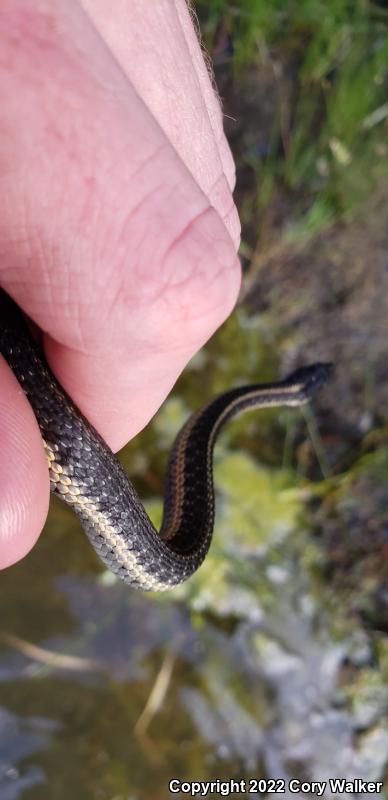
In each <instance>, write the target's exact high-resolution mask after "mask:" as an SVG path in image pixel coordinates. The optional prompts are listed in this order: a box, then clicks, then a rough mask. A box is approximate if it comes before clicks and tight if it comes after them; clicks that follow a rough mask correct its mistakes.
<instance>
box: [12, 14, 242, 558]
mask: <svg viewBox="0 0 388 800" xmlns="http://www.w3.org/2000/svg"><path fill="white" fill-rule="evenodd" d="M0 101H1V109H2V113H1V120H2V121H1V126H0V196H1V198H2V203H1V205H2V210H1V215H0V284H1V286H3V287H4V288H5V289H6V291H8V292H9V293H10V294H11V295H12V296H13V297H14V298H15V299H16V301H17V302H18V303H19V305H20V306H21V307H22V308H23V309H24V310H25V311H26V312H27V313H28V314H29V316H30V317H31V318H32V319H33V320H34V321H35V322H36V323H37V325H38V326H39V328H40V329H41V330H42V332H43V346H44V348H45V351H46V355H47V358H48V360H49V362H50V365H51V367H52V369H53V371H54V372H55V374H56V375H57V377H58V378H59V380H60V381H61V383H62V384H63V386H64V387H65V388H66V390H67V391H68V392H69V394H70V395H71V396H72V397H73V399H74V400H75V402H76V403H77V404H78V406H79V407H80V408H81V410H82V411H83V413H84V414H85V415H86V416H87V417H88V419H89V420H90V421H91V422H92V423H93V424H94V425H95V427H96V428H97V429H98V431H99V432H100V433H101V434H102V436H103V437H104V438H105V439H106V441H107V442H108V444H109V445H110V446H111V447H112V448H113V449H114V450H117V449H119V448H120V447H121V446H122V445H123V444H124V443H125V442H127V441H128V440H129V439H130V438H131V437H132V436H135V434H136V433H137V432H138V431H140V430H141V429H142V428H143V427H144V426H145V425H146V424H147V422H148V421H149V420H150V419H151V417H152V416H153V414H154V413H155V411H156V410H157V409H158V407H159V406H160V405H161V403H162V402H163V400H164V399H165V397H166V396H167V395H168V393H169V391H170V389H171V387H172V386H173V384H174V382H175V381H176V379H177V377H178V375H179V374H180V372H181V371H182V369H183V368H184V366H185V364H186V363H187V362H188V360H189V359H190V358H191V356H192V355H193V354H194V353H195V352H196V351H197V350H198V348H199V347H201V345H202V344H203V343H204V342H205V341H206V340H207V339H208V338H209V337H210V336H211V334H212V333H213V332H214V331H215V330H216V328H217V327H218V326H219V325H220V324H221V323H222V321H223V320H224V319H225V318H226V317H227V316H228V314H229V313H230V311H231V309H232V308H233V306H234V304H235V302H236V298H237V295H238V291H239V284H240V267H239V262H238V258H237V248H238V243H239V221H238V216H237V212H236V209H235V206H234V203H233V199H232V190H233V186H234V165H233V160H232V157H231V154H230V151H229V147H228V144H227V142H226V139H225V137H224V134H223V128H222V113H221V109H220V105H219V101H218V99H217V97H216V96H215V94H214V91H213V88H212V86H211V82H210V79H209V76H208V72H207V68H206V66H205V63H204V60H203V56H202V53H201V49H200V46H199V44H198V41H197V37H196V34H195V31H194V28H193V25H192V22H191V19H190V16H189V13H188V11H187V7H186V3H185V2H184V0H152V3H151V2H149V0H114V2H113V3H107V2H106V0H2V3H1V5H0ZM48 502H49V480H48V472H47V463H46V458H45V454H44V450H43V446H42V440H41V436H40V433H39V429H38V426H37V423H36V420H35V417H34V414H33V412H32V410H31V408H30V406H29V404H28V402H27V400H26V398H25V396H24V395H23V393H22V392H21V390H20V387H19V385H18V383H17V382H16V380H15V378H14V376H13V375H12V373H11V372H10V370H9V369H8V367H7V365H6V364H5V362H4V360H3V359H2V357H1V356H0V566H1V567H6V566H8V565H10V564H12V563H14V562H15V561H17V560H19V559H20V558H22V557H23V556H24V555H25V554H26V553H27V552H28V551H29V550H30V549H31V547H32V546H33V545H34V543H35V541H36V539H37V537H38V536H39V533H40V531H41V529H42V526H43V524H44V521H45V519H46V515H47V509H48Z"/></svg>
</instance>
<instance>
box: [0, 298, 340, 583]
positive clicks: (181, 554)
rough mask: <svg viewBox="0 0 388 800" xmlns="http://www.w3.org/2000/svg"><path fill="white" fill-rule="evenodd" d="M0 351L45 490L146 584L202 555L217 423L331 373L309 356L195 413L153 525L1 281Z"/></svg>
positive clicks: (295, 399)
mask: <svg viewBox="0 0 388 800" xmlns="http://www.w3.org/2000/svg"><path fill="white" fill-rule="evenodd" d="M0 352H1V354H2V355H3V356H4V358H5V359H6V361H7V362H8V364H9V366H10V367H11V369H12V370H13V372H14V374H15V375H16V377H17V379H18V381H19V383H20V385H21V387H22V389H23V391H24V392H25V394H26V396H27V398H28V400H29V402H30V403H31V406H32V408H33V410H34V412H35V415H36V418H37V421H38V424H39V428H40V431H41V434H42V439H43V444H44V447H45V450H46V454H47V460H48V468H49V473H50V487H51V491H52V492H53V493H54V494H56V495H58V496H59V497H61V498H62V500H64V501H65V502H66V503H68V504H69V505H70V506H71V507H72V508H73V509H74V511H75V513H76V514H77V516H78V517H79V519H80V521H81V523H82V526H83V528H84V530H85V532H86V534H87V536H88V537H89V539H90V541H91V543H92V545H93V547H94V549H95V550H96V552H97V554H98V555H99V557H100V558H101V560H102V561H103V562H104V564H105V565H106V566H107V567H108V568H109V569H110V570H111V571H112V572H114V573H115V574H116V575H117V576H118V577H119V578H121V579H122V580H124V581H125V582H126V583H128V584H130V585H131V586H133V587H135V588H138V589H143V590H151V591H163V590H166V589H171V588H172V587H174V586H176V585H178V584H180V583H182V582H183V581H185V580H186V579H187V578H189V577H190V576H191V575H192V574H193V573H194V572H195V571H196V570H197V569H198V567H199V566H200V565H201V563H202V562H203V560H204V558H205V556H206V553H207V551H208V549H209V546H210V542H211V538H212V532H213V525H214V489H213V448H214V443H215V441H216V438H217V436H218V434H219V432H220V430H221V428H222V427H223V425H224V424H225V423H226V422H227V421H228V420H229V419H230V418H232V417H234V416H236V415H237V414H240V413H242V412H243V411H246V410H248V409H252V408H265V407H269V406H283V405H288V406H300V405H303V404H305V403H307V402H308V401H309V400H310V398H311V396H312V395H313V394H314V392H315V391H316V390H317V389H319V388H320V387H321V386H322V385H323V384H324V383H325V382H326V381H327V379H328V377H329V374H330V371H331V365H330V364H314V365H312V366H309V367H303V368H302V369H300V370H298V371H297V372H295V373H293V374H292V375H290V376H289V377H288V378H287V379H285V380H283V381H279V382H277V383H269V384H254V385H251V386H240V387H236V388H234V389H230V390H229V391H227V392H225V393H224V394H222V395H220V396H218V397H216V398H214V399H213V400H211V401H210V402H209V403H208V404H207V405H205V406H204V407H203V408H202V409H200V410H199V411H197V412H195V413H194V414H193V415H192V416H191V417H190V418H189V419H188V421H187V422H186V424H185V425H184V426H183V428H182V430H181V431H180V433H179V434H178V436H177V438H176V440H175V443H174V445H173V447H172V450H171V454H170V458H169V462H168V467H167V472H166V478H165V494H164V513H163V522H162V526H161V529H160V531H159V532H157V531H156V529H155V527H154V526H153V524H152V522H151V520H150V519H149V517H148V515H147V513H146V511H145V509H144V507H143V505H142V503H141V501H140V499H139V497H138V495H137V493H136V490H135V489H134V487H133V485H132V483H131V481H130V480H129V478H128V476H127V474H126V473H125V471H124V470H123V468H122V466H121V464H120V462H119V461H118V460H117V458H116V456H115V455H114V454H113V452H112V451H111V450H110V448H109V447H108V445H107V444H106V442H104V440H103V439H102V437H101V436H100V435H99V434H98V432H97V431H96V430H95V429H94V428H93V426H92V425H91V424H90V423H89V422H88V420H87V419H86V418H85V417H84V416H83V415H82V413H81V412H80V411H79V409H78V408H77V407H76V405H75V404H74V403H73V401H72V400H71V398H70V397H69V396H68V395H67V393H66V392H65V391H64V389H63V388H62V387H61V386H60V384H59V383H58V381H57V380H56V378H55V376H54V375H53V373H52V371H51V369H50V367H49V366H48V364H47V361H46V359H45V357H44V354H43V353H42V351H41V350H40V348H39V347H38V345H37V344H36V342H35V340H34V338H33V337H32V335H31V333H30V330H29V327H28V325H27V323H26V321H25V318H24V316H23V314H22V313H21V311H20V309H19V308H18V306H16V304H15V303H14V302H13V301H12V300H11V299H10V298H9V297H8V295H7V294H6V293H5V292H4V291H2V290H1V289H0Z"/></svg>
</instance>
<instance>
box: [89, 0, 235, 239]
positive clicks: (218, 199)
mask: <svg viewBox="0 0 388 800" xmlns="http://www.w3.org/2000/svg"><path fill="white" fill-rule="evenodd" d="M82 4H83V6H84V8H86V9H87V11H88V13H89V15H90V17H91V18H92V19H93V21H94V23H95V25H96V26H97V28H98V30H99V32H100V33H101V36H102V37H103V38H104V39H106V41H107V42H108V44H109V47H110V48H111V51H112V53H113V54H114V55H115V56H116V58H117V59H118V61H119V63H120V64H121V66H122V67H123V69H124V71H125V73H126V75H127V76H128V77H129V78H130V80H131V82H132V83H133V85H134V87H135V88H136V90H137V92H138V93H139V95H140V96H141V97H142V98H143V100H144V101H145V102H146V104H147V106H148V108H149V109H150V110H151V112H152V114H153V115H154V116H155V118H156V119H157V120H158V122H159V124H160V125H161V127H162V128H163V130H164V131H165V133H166V135H167V137H168V139H169V140H170V141H171V143H172V144H173V145H174V147H175V148H176V149H177V151H178V153H179V155H180V156H181V158H182V160H183V161H184V162H185V164H186V165H187V166H188V168H189V169H190V171H191V172H192V174H193V176H194V178H195V179H196V181H197V183H198V184H199V186H200V187H201V189H202V190H203V191H204V192H205V193H206V195H207V196H208V198H209V200H210V203H211V204H212V205H213V206H214V207H215V208H216V210H217V211H218V213H219V214H220V216H221V217H222V219H223V220H224V222H225V224H226V225H227V227H228V230H229V232H230V234H231V236H232V238H233V240H234V242H235V244H236V246H238V244H239V237H240V224H239V219H238V214H237V211H236V208H235V205H234V202H233V198H232V193H231V190H232V188H233V186H234V180H235V176H234V165H233V159H232V157H231V154H230V150H229V146H228V144H227V141H226V138H225V135H224V132H223V128H222V114H221V109H220V104H219V101H218V98H217V96H216V94H215V92H214V90H213V87H212V85H211V82H210V79H209V74H208V72H207V69H206V66H205V62H204V60H203V56H202V53H201V49H200V46H199V44H198V40H197V37H196V34H195V30H194V28H193V25H192V23H191V20H190V16H189V14H188V11H187V8H186V4H185V2H184V0H176V2H171V1H170V0H168V2H165V0H157V2H154V3H144V2H143V0H119V2H116V3H115V6H114V14H112V9H111V6H110V5H108V4H107V3H106V2H105V0H82Z"/></svg>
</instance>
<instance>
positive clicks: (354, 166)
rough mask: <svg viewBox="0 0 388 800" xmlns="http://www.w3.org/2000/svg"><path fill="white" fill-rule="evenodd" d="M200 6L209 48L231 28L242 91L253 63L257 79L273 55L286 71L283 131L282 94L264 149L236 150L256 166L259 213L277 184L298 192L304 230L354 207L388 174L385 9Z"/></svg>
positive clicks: (343, 2)
mask: <svg viewBox="0 0 388 800" xmlns="http://www.w3.org/2000/svg"><path fill="white" fill-rule="evenodd" d="M196 8H197V11H198V14H199V17H200V21H201V28H202V31H203V35H204V39H205V43H206V44H207V46H208V47H209V49H210V52H212V50H213V47H214V44H215V42H216V41H217V36H218V31H219V29H220V26H221V25H222V26H223V28H224V30H227V31H228V32H229V34H230V37H231V41H232V43H233V50H234V53H233V57H232V63H231V71H232V73H233V74H234V80H235V82H238V83H239V86H240V87H241V91H242V92H243V91H244V80H245V74H248V71H249V72H250V75H252V67H253V68H256V69H257V76H258V81H260V69H261V68H262V67H264V66H266V65H267V66H268V64H269V63H272V64H275V63H277V64H279V63H280V64H281V65H282V67H283V69H285V70H286V72H287V70H288V69H289V71H290V75H291V78H290V76H289V75H288V76H287V78H288V80H291V81H292V82H293V91H292V102H290V101H289V99H287V98H286V100H283V102H285V103H286V104H287V103H288V104H289V105H288V107H287V108H286V117H287V129H286V130H284V120H283V122H282V107H281V104H282V101H281V100H280V101H279V103H278V104H277V107H276V109H275V111H274V119H273V127H272V130H271V132H270V134H269V136H268V150H267V153H266V155H265V157H264V158H263V157H258V156H257V157H255V156H252V154H249V156H247V154H246V153H244V152H240V153H239V152H236V153H235V155H236V158H237V162H238V164H239V165H240V166H241V165H244V163H245V164H246V163H249V166H250V167H251V168H252V169H253V170H254V173H255V176H256V186H257V188H256V198H255V199H254V205H255V209H256V211H258V213H259V215H260V213H262V211H263V209H265V208H266V207H267V206H268V204H269V203H271V202H272V201H273V200H274V198H276V196H278V195H279V192H280V193H281V194H283V195H284V194H287V196H288V197H289V196H291V198H292V199H294V200H295V204H293V209H294V211H293V218H292V219H291V220H289V221H288V222H289V223H291V225H293V224H295V225H296V229H297V231H299V232H305V231H306V230H309V231H310V232H311V231H312V232H316V231H319V230H322V228H325V227H327V226H328V225H330V224H332V223H333V222H335V221H337V220H339V219H342V218H344V217H346V216H349V215H352V214H353V213H354V212H355V211H356V210H358V209H359V208H360V205H361V204H362V203H363V202H364V201H365V199H366V198H367V196H368V194H369V192H370V191H371V190H372V189H373V187H374V186H375V185H376V182H378V181H379V180H380V178H381V176H382V175H383V174H384V173H386V174H387V172H388V162H387V153H388V149H387V145H386V141H387V128H388V105H387V67H388V36H387V29H388V13H387V10H385V9H384V8H381V7H379V6H378V5H377V4H373V3H371V2H367V0H359V1H358V2H357V0H356V1H353V2H349V0H294V1H293V2H288V3H285V2H284V0H235V2H229V0H228V1H227V0H206V2H205V0H198V2H197V3H196ZM281 80H282V78H280V81H281ZM277 88H279V87H277V85H276V80H275V79H274V91H276V89H277ZM280 93H281V87H280ZM283 112H284V108H283ZM248 124H249V121H248ZM247 205H248V206H250V207H252V204H251V203H247Z"/></svg>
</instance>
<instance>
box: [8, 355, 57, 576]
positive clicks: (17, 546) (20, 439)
mask: <svg viewBox="0 0 388 800" xmlns="http://www.w3.org/2000/svg"><path fill="white" fill-rule="evenodd" d="M0 442H1V448H0V569H2V568H3V567H8V566H9V565H10V564H13V563H14V562H15V561H18V560H19V559H20V558H22V557H23V556H24V555H25V554H26V553H28V551H29V550H30V549H31V547H32V546H33V545H34V544H35V542H36V539H37V538H38V536H39V533H40V531H41V530H42V527H43V524H44V521H45V519H46V516H47V509H48V502H49V478H48V471H47V460H46V457H45V454H44V449H43V444H42V438H41V436H40V432H39V428H38V425H37V422H36V419H35V417H34V414H33V412H32V409H31V407H30V406H29V404H28V402H27V399H26V397H25V396H24V394H23V392H22V391H21V389H20V386H19V384H18V383H17V381H16V378H14V376H13V375H12V374H11V372H10V371H9V369H8V367H7V365H6V363H5V361H4V360H3V359H2V358H1V357H0Z"/></svg>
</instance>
